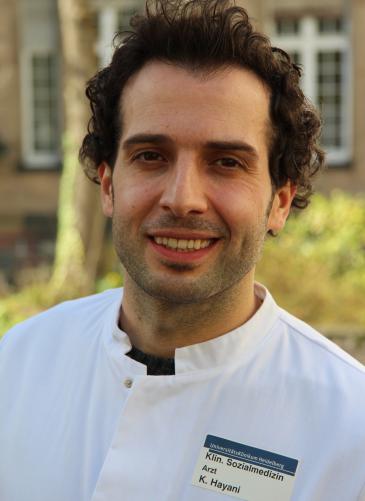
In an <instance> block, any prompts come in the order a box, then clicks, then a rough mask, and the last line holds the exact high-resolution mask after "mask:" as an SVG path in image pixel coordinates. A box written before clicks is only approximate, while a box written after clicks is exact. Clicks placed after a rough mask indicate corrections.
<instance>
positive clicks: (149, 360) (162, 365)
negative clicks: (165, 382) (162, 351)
mask: <svg viewBox="0 0 365 501" xmlns="http://www.w3.org/2000/svg"><path fill="white" fill-rule="evenodd" d="M127 356H128V357H130V358H133V360H136V361H137V362H140V363H141V364H144V365H146V366H147V375H148V376H171V375H173V374H175V359H174V358H165V357H156V356H155V355H149V354H147V353H144V352H143V351H141V350H138V348H136V347H135V346H132V349H131V351H129V352H128V353H127Z"/></svg>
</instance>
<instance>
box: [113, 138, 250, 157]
mask: <svg viewBox="0 0 365 501" xmlns="http://www.w3.org/2000/svg"><path fill="white" fill-rule="evenodd" d="M143 143H149V144H156V145H162V144H165V145H166V144H171V143H173V141H172V139H171V138H170V137H169V136H166V135H165V134H135V135H133V136H131V137H129V138H127V139H125V141H123V144H122V148H123V149H126V148H128V147H129V146H133V145H136V144H143ZM204 148H206V149H207V150H220V151H244V152H246V153H248V154H249V155H250V156H252V157H254V158H258V156H259V155H258V152H257V150H256V148H254V147H253V146H252V145H250V144H248V143H246V142H245V141H208V142H206V143H205V144H204Z"/></svg>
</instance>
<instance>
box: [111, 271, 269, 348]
mask: <svg viewBox="0 0 365 501" xmlns="http://www.w3.org/2000/svg"><path fill="white" fill-rule="evenodd" d="M245 279H246V281H245V283H242V282H240V283H238V284H236V285H235V286H233V287H231V288H230V289H229V290H227V291H225V292H223V293H220V294H217V295H215V296H213V297H211V298H209V299H207V300H204V301H201V302H199V303H194V304H182V303H179V304H176V303H171V302H169V301H165V300H161V299H159V298H154V297H152V296H150V295H148V294H146V293H145V292H144V291H142V290H141V289H140V288H139V287H138V286H136V284H135V283H134V282H133V281H132V280H131V279H130V277H128V276H127V277H126V279H125V288H124V296H123V303H122V308H121V311H120V325H121V328H122V329H123V330H124V332H126V333H127V334H128V336H129V338H130V341H131V343H132V345H133V346H135V347H136V348H138V349H139V350H141V351H143V352H144V353H148V354H151V355H156V356H160V357H174V355H175V349H176V348H182V347H184V346H190V345H192V344H196V343H202V342H204V341H208V340H210V339H213V338H216V337H218V336H221V335H223V334H225V333H227V332H229V331H231V330H233V329H235V328H237V327H239V326H240V325H242V324H244V323H245V322H246V321H247V320H248V319H249V318H251V316H252V315H253V314H254V313H255V312H256V310H257V309H258V307H259V305H260V300H259V299H258V298H257V297H256V296H255V294H254V284H253V276H252V277H248V276H246V277H245Z"/></svg>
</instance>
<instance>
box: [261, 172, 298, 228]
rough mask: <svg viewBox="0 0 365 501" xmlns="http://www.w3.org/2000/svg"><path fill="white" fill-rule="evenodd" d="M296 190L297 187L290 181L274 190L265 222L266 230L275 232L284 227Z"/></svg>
mask: <svg viewBox="0 0 365 501" xmlns="http://www.w3.org/2000/svg"><path fill="white" fill-rule="evenodd" d="M296 191H297V188H296V186H295V185H294V184H293V183H292V182H291V181H288V182H287V183H286V184H285V185H284V186H282V187H281V188H278V189H277V190H276V193H275V195H274V200H273V203H272V206H271V211H270V215H269V219H268V223H267V230H268V231H269V230H271V231H272V232H273V233H274V234H277V233H279V231H280V230H282V229H283V228H284V226H285V222H286V220H287V218H288V216H289V212H290V207H291V204H292V201H293V198H294V197H295V194H296Z"/></svg>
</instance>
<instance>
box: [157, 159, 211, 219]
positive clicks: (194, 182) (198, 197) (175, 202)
mask: <svg viewBox="0 0 365 501" xmlns="http://www.w3.org/2000/svg"><path fill="white" fill-rule="evenodd" d="M205 189H206V186H205V182H204V176H203V173H202V172H201V169H199V164H198V162H197V161H196V160H194V159H192V158H184V159H180V160H178V161H177V162H176V163H175V164H174V165H173V166H171V167H170V170H169V174H168V176H166V181H165V185H164V188H163V193H162V195H161V198H160V206H161V207H162V208H163V209H164V210H168V211H171V212H172V213H173V214H174V215H175V216H176V217H184V216H187V215H188V214H193V213H196V214H202V213H204V212H205V211H206V210H207V208H208V201H207V197H206V192H205Z"/></svg>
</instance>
